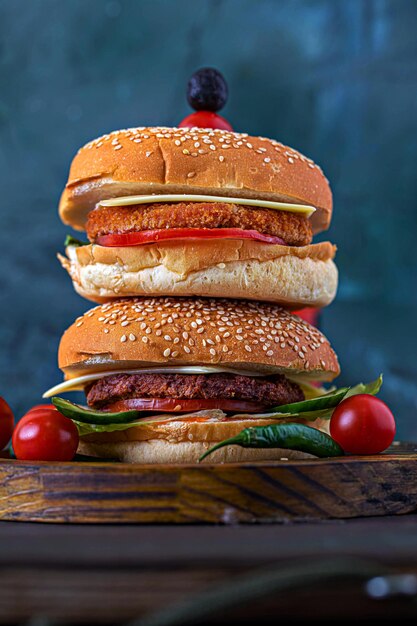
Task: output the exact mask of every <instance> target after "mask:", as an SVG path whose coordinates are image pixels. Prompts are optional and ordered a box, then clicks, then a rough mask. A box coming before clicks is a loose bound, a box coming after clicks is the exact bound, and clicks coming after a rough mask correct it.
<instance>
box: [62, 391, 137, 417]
mask: <svg viewBox="0 0 417 626" xmlns="http://www.w3.org/2000/svg"><path fill="white" fill-rule="evenodd" d="M52 404H54V405H55V406H56V408H57V409H58V410H59V412H60V413H62V415H65V417H69V418H70V419H72V420H76V421H77V422H82V423H84V424H128V423H129V422H134V421H136V420H137V419H140V418H141V417H143V411H135V410H131V411H120V412H118V413H109V412H107V411H92V410H91V409H85V408H84V407H82V406H80V405H79V404H74V403H73V402H70V401H69V400H64V398H58V397H57V396H55V397H54V398H52Z"/></svg>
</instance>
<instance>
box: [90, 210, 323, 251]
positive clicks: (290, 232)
mask: <svg viewBox="0 0 417 626" xmlns="http://www.w3.org/2000/svg"><path fill="white" fill-rule="evenodd" d="M168 228H241V229H243V230H257V231H258V232H260V233H263V234H265V235H273V236H275V237H280V238H281V239H283V240H284V241H285V242H286V243H287V245H289V246H305V245H308V244H309V243H311V240H312V229H311V224H310V222H309V220H308V219H307V218H306V217H304V216H302V215H298V214H296V213H288V212H285V211H275V210H273V209H260V208H257V207H246V206H241V205H238V204H229V203H226V202H178V203H155V204H140V205H133V206H123V207H100V208H98V209H95V210H94V211H91V212H90V213H89V215H88V221H87V225H86V231H87V235H88V238H89V239H90V241H91V242H92V243H94V242H95V241H96V240H97V237H100V236H102V235H108V234H121V233H129V232H139V231H144V230H158V229H168Z"/></svg>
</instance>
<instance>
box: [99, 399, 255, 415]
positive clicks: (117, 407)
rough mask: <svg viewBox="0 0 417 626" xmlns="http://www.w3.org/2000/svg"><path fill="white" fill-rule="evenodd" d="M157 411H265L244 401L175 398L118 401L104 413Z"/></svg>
mask: <svg viewBox="0 0 417 626" xmlns="http://www.w3.org/2000/svg"><path fill="white" fill-rule="evenodd" d="M130 409H135V410H137V411H159V412H161V411H162V412H164V413H192V412H193V411H204V410H206V409H221V410H222V411H226V412H232V413H237V412H247V413H258V412H260V411H263V410H264V409H265V406H264V405H263V404H259V403H258V402H249V401H248V402H247V401H245V400H227V399H226V400H224V399H221V398H219V399H218V400H211V399H202V400H181V399H176V398H131V399H130V400H118V401H117V402H114V403H113V404H110V405H109V406H107V407H106V411H111V412H113V413H115V412H117V411H129V410H130Z"/></svg>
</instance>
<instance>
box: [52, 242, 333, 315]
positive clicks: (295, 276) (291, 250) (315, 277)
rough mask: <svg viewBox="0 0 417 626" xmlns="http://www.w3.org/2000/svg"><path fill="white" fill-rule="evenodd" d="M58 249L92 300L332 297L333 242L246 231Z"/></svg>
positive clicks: (323, 301)
mask: <svg viewBox="0 0 417 626" xmlns="http://www.w3.org/2000/svg"><path fill="white" fill-rule="evenodd" d="M67 254H68V258H65V257H62V256H61V255H59V259H60V261H61V263H62V265H63V267H64V268H65V269H66V270H67V271H68V273H69V274H70V276H71V278H72V280H73V283H74V287H75V290H76V291H77V292H78V293H79V294H80V295H81V296H83V297H85V298H87V299H88V300H92V301H94V302H107V301H108V300H112V299H115V298H121V297H127V296H160V295H165V294H167V293H170V294H172V295H175V296H204V297H214V298H226V297H229V298H246V299H250V300H264V301H267V302H275V303H277V304H280V305H282V306H285V307H288V308H302V307H305V306H313V307H323V306H326V305H328V304H330V302H332V300H333V299H334V297H335V295H336V289H337V268H336V265H335V264H334V262H333V257H334V254H335V246H332V245H331V244H330V243H328V242H324V243H319V244H314V245H309V246H302V247H296V246H282V245H271V244H264V243H260V242H256V241H250V240H247V239H242V240H230V239H223V240H218V241H215V242H213V241H207V240H193V241H191V242H187V244H186V245H185V244H184V243H183V242H181V241H167V242H160V243H155V244H150V245H146V246H137V247H126V248H124V247H120V248H105V247H102V246H98V245H94V244H92V245H87V246H80V247H75V246H70V247H68V248H67Z"/></svg>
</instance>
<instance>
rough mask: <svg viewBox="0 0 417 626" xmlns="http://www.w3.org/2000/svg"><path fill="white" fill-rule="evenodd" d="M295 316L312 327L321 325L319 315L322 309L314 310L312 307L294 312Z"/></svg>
mask: <svg viewBox="0 0 417 626" xmlns="http://www.w3.org/2000/svg"><path fill="white" fill-rule="evenodd" d="M293 313H294V315H298V317H301V318H302V319H303V320H304V321H306V322H308V323H309V324H311V325H312V326H318V325H319V315H320V309H313V308H312V307H308V308H305V309H300V310H299V311H293Z"/></svg>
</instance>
